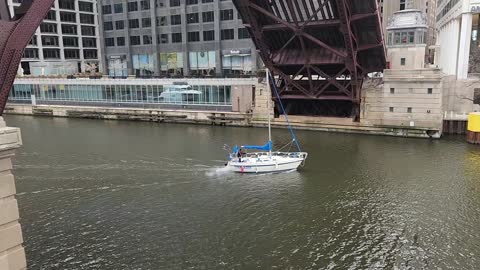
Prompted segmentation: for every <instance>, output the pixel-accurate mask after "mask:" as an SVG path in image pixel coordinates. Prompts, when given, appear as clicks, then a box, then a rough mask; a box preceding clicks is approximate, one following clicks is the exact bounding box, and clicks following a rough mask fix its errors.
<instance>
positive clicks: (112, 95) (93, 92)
mask: <svg viewBox="0 0 480 270" xmlns="http://www.w3.org/2000/svg"><path fill="white" fill-rule="evenodd" d="M231 91H232V87H231V86H230V85H180V86H179V85H154V84H152V85H143V84H142V85H124V84H123V85H120V84H116V85H94V84H15V85H14V86H13V89H12V91H11V92H10V96H9V100H10V101H25V102H29V101H31V99H32V95H34V96H35V100H36V101H37V102H40V103H41V102H42V101H45V102H49V101H63V102H65V103H68V102H72V103H85V102H88V103H92V102H96V103H108V104H111V103H133V104H135V103H136V104H142V103H143V104H179V105H184V104H185V105H216V106H218V105H231V104H232V101H231Z"/></svg>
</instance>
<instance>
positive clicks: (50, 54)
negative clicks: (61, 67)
mask: <svg viewBox="0 0 480 270" xmlns="http://www.w3.org/2000/svg"><path fill="white" fill-rule="evenodd" d="M43 57H44V58H45V59H60V50H59V49H43Z"/></svg>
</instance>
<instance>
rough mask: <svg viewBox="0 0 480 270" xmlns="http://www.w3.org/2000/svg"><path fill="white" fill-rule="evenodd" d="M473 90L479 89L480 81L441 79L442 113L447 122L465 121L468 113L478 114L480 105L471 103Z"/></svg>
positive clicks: (452, 78) (454, 77)
mask: <svg viewBox="0 0 480 270" xmlns="http://www.w3.org/2000/svg"><path fill="white" fill-rule="evenodd" d="M475 89H480V79H466V80H457V78H456V76H446V77H445V78H444V79H443V111H444V117H445V119H448V120H466V119H467V116H468V113H470V112H479V111H480V105H478V104H474V103H473V95H474V91H475Z"/></svg>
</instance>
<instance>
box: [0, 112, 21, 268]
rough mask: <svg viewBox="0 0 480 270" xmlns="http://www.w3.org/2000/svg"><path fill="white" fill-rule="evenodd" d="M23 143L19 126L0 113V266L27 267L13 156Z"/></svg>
mask: <svg viewBox="0 0 480 270" xmlns="http://www.w3.org/2000/svg"><path fill="white" fill-rule="evenodd" d="M21 145H22V140H21V136H20V129H18V128H11V127H7V126H6V125H5V122H4V121H3V118H2V117H0V270H17V269H26V267H27V263H26V259H25V250H24V248H23V246H22V243H23V237H22V230H21V227H20V224H19V222H18V220H19V213H18V206H17V199H16V198H15V193H16V190H15V180H14V176H13V174H12V158H13V156H14V154H15V150H16V149H17V148H19V147H20V146H21Z"/></svg>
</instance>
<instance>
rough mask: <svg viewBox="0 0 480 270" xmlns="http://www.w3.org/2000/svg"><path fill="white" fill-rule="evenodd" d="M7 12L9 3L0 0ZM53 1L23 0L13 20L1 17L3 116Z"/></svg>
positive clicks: (0, 95)
mask: <svg viewBox="0 0 480 270" xmlns="http://www.w3.org/2000/svg"><path fill="white" fill-rule="evenodd" d="M0 1H3V3H0V6H1V7H2V8H7V4H6V0H0ZM53 2H54V0H35V1H32V0H24V1H23V2H22V4H21V5H20V7H19V8H18V10H17V11H16V14H15V15H14V16H13V18H10V14H9V12H8V11H5V10H3V12H1V13H0V115H2V114H3V110H4V109H5V105H6V103H7V99H8V94H9V92H10V89H11V88H12V84H13V81H14V80H15V76H16V74H17V70H18V65H19V64H20V60H21V58H22V55H23V51H24V49H25V47H27V44H28V43H29V42H30V39H31V38H32V36H33V34H34V33H35V30H36V29H37V28H38V26H39V25H40V24H41V23H42V21H43V18H44V17H45V16H46V15H47V13H48V11H49V10H50V8H51V7H52V5H53Z"/></svg>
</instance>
